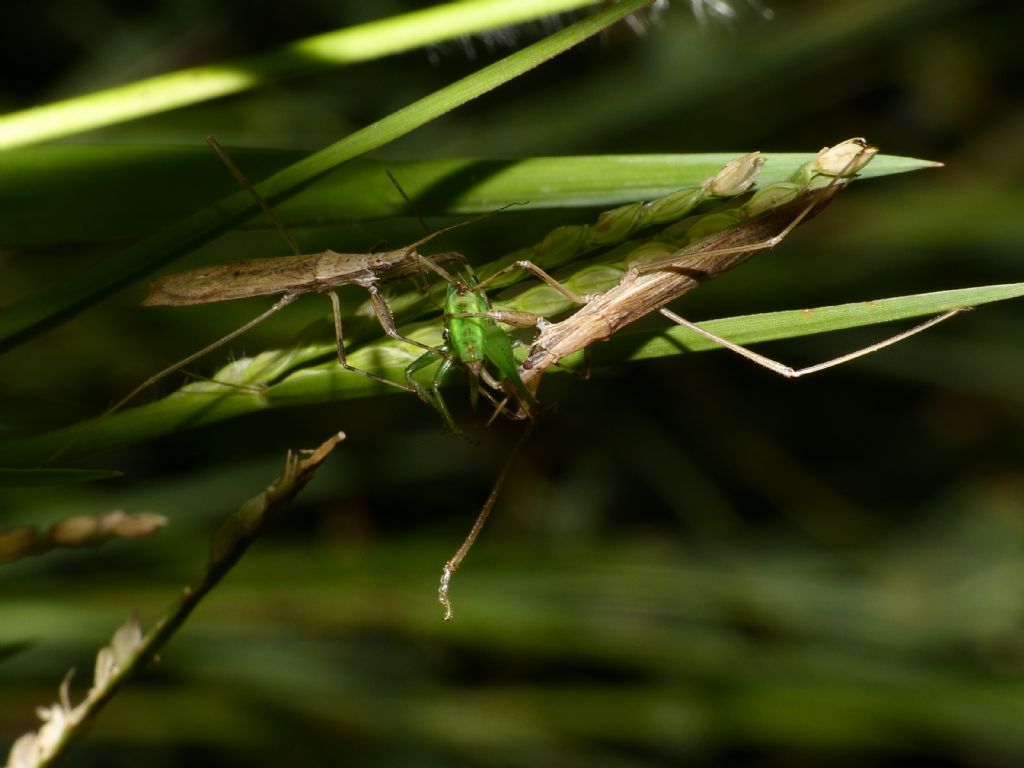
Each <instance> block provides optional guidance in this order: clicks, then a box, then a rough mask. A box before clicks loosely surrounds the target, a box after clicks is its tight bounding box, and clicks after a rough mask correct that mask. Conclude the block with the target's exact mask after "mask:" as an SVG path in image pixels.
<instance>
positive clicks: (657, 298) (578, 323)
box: [520, 186, 841, 386]
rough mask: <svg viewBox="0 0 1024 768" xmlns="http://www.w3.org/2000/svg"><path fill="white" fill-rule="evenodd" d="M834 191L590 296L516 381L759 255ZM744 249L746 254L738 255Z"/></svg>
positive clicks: (806, 198) (546, 337)
mask: <svg viewBox="0 0 1024 768" xmlns="http://www.w3.org/2000/svg"><path fill="white" fill-rule="evenodd" d="M840 188H841V187H839V186H835V187H831V188H829V189H824V190H815V191H812V192H808V193H807V194H805V195H803V196H801V197H799V198H797V199H796V200H794V201H792V202H791V203H788V204H786V205H784V206H781V207H779V208H775V209H773V210H770V211H768V212H766V213H763V214H761V215H760V216H756V217H754V218H752V219H749V220H748V221H743V222H740V223H739V224H736V225H734V226H732V227H730V228H728V229H725V230H723V231H722V232H719V233H717V234H713V235H709V236H708V237H705V238H703V239H701V240H699V241H698V242H696V243H694V244H692V245H690V246H687V247H686V248H684V249H682V250H681V251H680V252H679V254H678V255H676V256H673V257H672V265H671V266H668V267H662V268H660V269H658V270H657V271H652V272H641V271H639V269H637V268H634V269H632V270H630V271H629V272H627V273H626V275H625V276H624V277H623V278H622V280H621V281H620V282H619V284H618V285H616V286H615V287H614V288H611V289H610V290H608V291H606V292H605V293H602V294H599V295H597V296H595V297H594V298H593V299H592V300H591V301H590V302H589V303H588V304H586V305H585V306H584V307H582V308H581V309H579V310H578V311H577V312H576V313H575V314H573V315H571V316H569V317H568V318H566V319H565V320H563V321H561V322H559V323H553V324H551V325H548V326H546V327H545V328H543V329H542V330H541V332H540V333H539V334H538V335H537V338H536V340H535V341H534V343H533V347H532V350H531V352H530V355H529V356H528V357H527V358H526V360H525V361H524V362H523V365H522V370H521V371H520V375H521V377H522V380H523V381H524V382H531V381H532V382H533V386H536V380H537V379H538V378H539V377H540V375H541V374H542V373H543V372H544V371H545V370H547V369H548V368H549V367H551V366H552V365H553V364H555V363H557V362H558V361H559V360H561V359H562V358H563V357H566V356H568V355H571V354H572V353H574V352H578V351H579V350H581V349H584V348H585V347H587V346H589V345H590V344H592V343H594V342H596V341H604V340H605V339H608V338H610V337H611V336H613V335H614V334H615V333H616V332H618V331H619V330H621V329H622V328H624V327H625V326H627V325H629V324H630V323H632V322H634V321H636V320H639V319H640V318H641V317H644V316H645V315H647V314H649V313H651V312H654V311H656V310H658V309H661V308H662V307H664V306H665V305H666V304H668V303H669V302H670V301H672V300H674V299H676V298H678V297H680V296H682V295H683V294H685V293H688V292H689V291H692V290H693V289H694V288H696V287H697V286H699V285H700V284H701V283H704V282H707V281H708V280H710V279H711V278H713V277H716V276H718V275H720V274H722V273H723V272H728V271H729V270H730V269H732V268H733V267H736V266H738V265H739V264H742V263H743V262H744V261H746V260H747V259H749V258H751V257H752V256H753V255H754V254H756V253H758V252H759V251H761V250H764V245H763V244H764V243H766V242H768V241H770V240H771V239H772V238H774V237H775V236H776V235H778V234H779V232H780V230H782V229H783V228H784V227H785V225H786V224H787V223H788V222H790V221H792V220H793V218H794V216H795V215H797V214H798V213H799V212H800V211H801V210H803V209H805V208H807V207H808V205H812V204H813V207H812V208H811V209H810V211H808V213H807V214H806V215H805V216H804V217H803V220H804V221H806V220H807V219H808V218H810V217H811V216H814V215H816V214H817V213H818V212H820V211H821V210H823V209H824V208H825V206H827V205H828V203H829V202H830V201H831V200H832V198H833V197H834V196H835V194H836V192H838V191H839V189H840ZM814 198H817V200H814ZM745 245H750V246H751V247H750V249H744V248H743V246H745ZM640 269H642V265H641V267H640Z"/></svg>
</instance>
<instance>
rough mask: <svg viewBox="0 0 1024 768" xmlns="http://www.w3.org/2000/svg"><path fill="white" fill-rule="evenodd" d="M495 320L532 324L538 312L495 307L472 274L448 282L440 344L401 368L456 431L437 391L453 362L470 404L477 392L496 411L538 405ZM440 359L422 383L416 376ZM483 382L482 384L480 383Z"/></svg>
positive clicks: (531, 409)
mask: <svg viewBox="0 0 1024 768" xmlns="http://www.w3.org/2000/svg"><path fill="white" fill-rule="evenodd" d="M499 321H501V322H505V323H508V324H510V325H520V326H527V325H528V326H531V327H532V326H535V325H536V322H537V320H536V317H534V316H533V315H529V316H527V314H526V313H519V312H502V311H496V310H494V309H493V308H492V307H491V302H490V300H489V299H488V298H487V294H486V293H485V292H484V291H483V289H482V288H481V287H479V283H478V282H477V279H476V277H475V276H474V275H470V277H469V278H468V279H467V280H465V281H462V280H456V281H454V282H452V283H451V284H449V286H448V291H447V295H446V297H445V303H444V325H445V328H444V341H445V343H444V346H443V347H442V348H441V349H438V350H434V351H429V352H426V353H424V354H423V355H421V356H420V357H418V358H417V359H416V360H414V361H413V362H412V363H410V364H409V366H408V367H407V368H406V369H405V378H406V381H407V382H408V383H409V385H410V386H411V387H413V388H414V389H415V390H416V391H417V393H418V394H419V395H420V396H421V397H422V398H423V399H424V400H426V401H427V402H428V403H430V404H431V405H433V406H434V408H435V409H437V411H438V413H440V414H441V416H442V417H443V418H444V420H445V423H446V424H447V425H448V427H449V429H451V430H452V432H454V433H455V434H462V432H461V430H460V429H459V427H458V426H457V425H456V424H455V420H454V419H453V418H452V415H451V412H450V411H449V410H448V405H447V403H446V402H445V400H444V397H443V396H442V394H441V382H442V381H443V380H444V378H445V376H446V375H447V374H448V372H449V371H450V370H451V369H452V367H453V366H460V367H462V368H464V369H465V370H466V372H467V373H468V375H469V397H470V403H471V405H472V406H473V407H474V408H475V407H476V405H477V402H478V401H479V397H480V393H481V392H483V394H484V396H485V397H486V398H487V399H489V400H490V401H491V402H492V403H493V404H494V405H495V406H496V409H497V410H496V411H495V413H507V414H509V415H511V416H513V417H515V418H533V416H534V415H535V414H536V413H537V411H538V410H539V408H540V404H539V403H538V402H537V399H536V398H535V397H534V396H533V393H532V392H530V390H529V389H528V388H527V387H526V385H525V384H524V383H523V381H522V379H520V378H519V373H518V367H519V363H518V361H517V360H516V358H515V353H514V351H513V344H512V339H511V338H510V337H509V335H508V333H507V332H506V331H505V330H504V329H503V328H502V327H501V326H500V325H499V324H498V322H499ZM438 360H440V361H441V364H440V365H439V366H438V369H437V371H436V372H435V374H434V378H433V380H432V381H431V383H430V386H429V387H427V386H424V385H423V384H422V383H421V382H420V381H418V380H417V379H416V378H415V375H416V374H417V373H418V372H419V371H421V370H423V369H425V368H428V367H430V366H431V365H433V364H435V363H436V362H437V361H438ZM481 381H482V382H483V384H484V388H481V386H480V382H481ZM509 399H511V400H513V401H514V402H515V403H516V406H517V407H516V410H515V411H510V410H509V409H507V407H506V403H507V402H508V400H509Z"/></svg>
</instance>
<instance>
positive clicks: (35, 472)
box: [0, 468, 121, 488]
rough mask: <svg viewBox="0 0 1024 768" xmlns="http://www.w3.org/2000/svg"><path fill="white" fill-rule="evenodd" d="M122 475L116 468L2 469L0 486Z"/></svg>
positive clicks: (68, 481)
mask: <svg viewBox="0 0 1024 768" xmlns="http://www.w3.org/2000/svg"><path fill="white" fill-rule="evenodd" d="M120 475H121V473H120V472H118V471H117V470H116V469H58V468H54V469H0V488H28V487H33V486H42V485H67V484H68V483H91V482H92V481H94V480H108V479H110V478H112V477H120Z"/></svg>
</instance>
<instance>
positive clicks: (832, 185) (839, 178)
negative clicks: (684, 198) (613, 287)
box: [635, 143, 877, 274]
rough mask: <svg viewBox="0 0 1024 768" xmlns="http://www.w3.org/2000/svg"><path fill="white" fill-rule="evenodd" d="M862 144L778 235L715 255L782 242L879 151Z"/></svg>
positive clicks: (669, 262)
mask: <svg viewBox="0 0 1024 768" xmlns="http://www.w3.org/2000/svg"><path fill="white" fill-rule="evenodd" d="M861 146H862V150H861V151H860V152H858V153H857V154H855V155H854V156H853V157H851V158H850V160H849V161H848V162H847V163H846V164H845V166H844V167H843V168H842V169H840V170H839V171H838V172H837V173H834V174H832V178H831V179H830V180H829V182H828V184H826V185H825V186H823V187H821V188H820V189H818V190H817V192H818V194H817V195H816V196H815V197H814V198H813V199H812V200H811V201H810V202H809V203H808V204H807V205H806V206H805V207H804V208H802V209H801V210H800V212H799V213H798V214H797V215H796V216H794V217H793V219H792V220H791V221H790V222H789V223H788V224H787V225H786V226H785V227H784V228H783V229H782V231H781V232H779V233H778V234H777V235H773V236H772V237H769V238H767V239H766V240H762V241H761V242H759V243H749V244H744V245H736V246H730V247H726V248H718V249H715V251H714V253H715V255H718V256H725V255H727V254H730V253H747V252H750V251H763V250H767V249H769V248H774V247H775V246H776V245H778V244H779V243H781V242H782V241H783V240H785V239H786V237H787V236H788V235H789V234H790V233H791V232H792V231H793V230H794V229H796V228H797V227H798V226H799V225H800V223H801V222H802V221H803V220H804V219H806V218H807V217H808V216H810V215H811V212H812V211H813V210H814V209H815V208H816V207H817V206H819V205H821V204H822V202H827V200H828V199H830V198H831V196H833V195H835V194H836V193H837V192H838V191H839V190H840V189H842V187H843V185H845V184H847V183H848V182H850V181H852V179H853V178H854V177H855V176H856V171H855V169H856V168H858V167H862V166H861V165H860V163H861V159H862V158H863V157H865V156H867V155H873V153H874V152H875V151H877V150H876V149H875V148H874V147H871V146H870V145H867V144H863V143H862V144H861ZM677 261H678V259H677V258H674V257H671V256H670V257H669V258H667V259H659V260H658V261H651V262H647V263H645V264H640V265H637V267H636V268H635V269H636V272H637V273H639V274H642V273H645V272H655V271H657V270H659V269H667V268H669V267H671V266H673V265H674V264H675V263H676V262H677Z"/></svg>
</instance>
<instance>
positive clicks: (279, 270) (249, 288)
mask: <svg viewBox="0 0 1024 768" xmlns="http://www.w3.org/2000/svg"><path fill="white" fill-rule="evenodd" d="M457 258H461V257H460V256H459V254H456V253H441V254H435V255H432V256H431V257H430V260H429V261H430V263H431V264H434V265H436V264H437V263H438V262H445V261H452V260H454V259H457ZM425 262H427V259H426V258H425V257H423V256H421V255H420V253H419V252H418V251H417V250H415V249H414V248H400V249H397V250H394V251H381V252H379V253H337V252H335V251H329V250H328V251H322V252H320V253H310V254H302V255H298V256H279V257H275V258H268V259H248V260H246V261H230V262H227V263H221V264H212V265H210V266H208V267H198V268H196V269H191V270H188V271H186V272H178V273H176V274H173V275H165V276H164V277H160V278H157V279H156V280H154V281H153V283H152V284H151V285H150V289H149V295H147V296H146V298H145V299H143V301H142V303H143V304H144V305H146V306H163V307H181V306H188V305H191V304H208V303H213V302H218V301H232V300H234V299H246V298H251V297H253V296H272V295H277V294H281V293H324V292H327V291H330V290H332V289H334V288H337V287H339V286H342V285H359V286H362V287H364V288H370V287H372V286H374V285H376V284H378V283H381V282H386V281H388V280H398V279H401V278H405V277H411V276H412V275H414V274H417V273H422V272H425V271H427V270H428V269H429V268H430V267H429V266H428V265H427V264H426V263H425Z"/></svg>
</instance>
